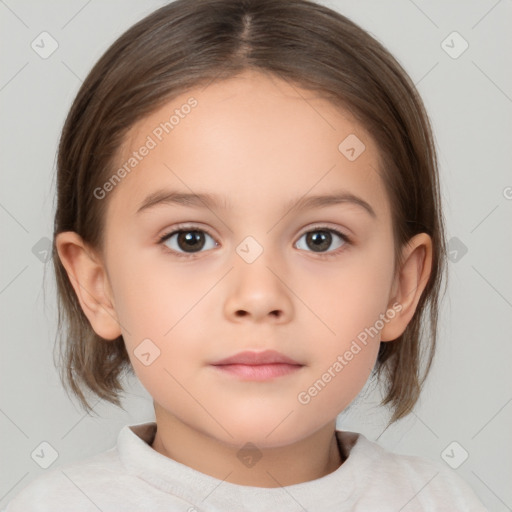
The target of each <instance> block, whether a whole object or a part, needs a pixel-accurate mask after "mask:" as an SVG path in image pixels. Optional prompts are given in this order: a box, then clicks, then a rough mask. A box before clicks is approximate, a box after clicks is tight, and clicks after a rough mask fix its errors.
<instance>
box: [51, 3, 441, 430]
mask: <svg viewBox="0 0 512 512" xmlns="http://www.w3.org/2000/svg"><path fill="white" fill-rule="evenodd" d="M247 69H253V70H257V71H260V72H262V73H266V74H269V75H271V76H275V77H278V78H281V79H284V80H287V81H288V82H289V83H291V84H295V85H297V86H299V87H302V88H304V89H308V90H311V91H315V92H317V93H319V94H322V95H323V96H325V97H326V98H328V99H329V100H330V101H331V102H332V103H333V104H335V105H337V106H339V107H341V108H343V109H345V110H348V111H350V112H351V113H352V114H353V115H354V116H355V118H356V119H357V120H358V121H359V122H360V123H361V124H362V126H364V127H365V128H366V129H367V131H368V133H370V134H371V136H372V137H373V139H374V141H375V143H376V144H377V147H378V150H379V154H380V162H379V163H380V169H379V172H380V174H381V177H382V179H383V182H384V184H385V187H386V191H387V194H388V198H389V201H390V205H391V208H392V220H393V234H394V244H395V271H396V270H397V269H399V267H400V265H401V263H402V262H401V260H400V255H401V248H402V247H403V245H404V244H406V243H407V241H408V240H410V238H412V237H413V236H414V235H416V234H418V233H422V232H424V233H427V234H428V235H430V237H431V238H432V242H433V262H432V271H431V275H430V278H429V280H428V282H427V284H426V287H425V289H424V291H423V294H422V296H421V298H420V300H419V303H418V305H417V309H416V311H415V314H414V316H413V318H412V320H411V322H410V323H409V325H408V326H407V328H406V329H405V331H404V333H403V334H402V335H401V336H400V337H399V338H398V339H397V340H396V341H392V342H386V343H381V346H380V349H379V354H378V358H377V363H376V366H375V369H374V372H375V374H376V375H377V376H378V377H379V380H381V381H382V380H384V385H385V394H384V398H383V402H382V403H383V404H389V405H390V407H391V409H392V410H393V416H392V419H391V421H395V420H397V419H399V418H401V417H403V416H405V415H407V414H408V413H409V412H410V411H411V410H412V408H413V406H414V404H415V403H416V401H417V400H418V397H419V393H420V389H421V386H422V384H423V382H424V379H425V377H426V375H427V373H428V371H429V369H430V367H431V363H432V358H433V355H434V350H435V345H436V338H437V321H438V309H439V302H440V297H441V295H440V288H441V282H442V276H443V273H444V271H445V270H446V263H445V234H444V224H443V215H442V211H441V199H440V191H439V178H438V169H437V157H436V151H435V147H434V140H433V136H432V132H431V126H430V122H429V119H428V116H427V113H426V111H425V108H424V106H423V103H422V100H421V98H420V96H419V94H418V92H417V90H416V88H415V86H414V83H413V82H412V81H411V79H410V78H409V76H408V75H407V73H406V72H405V71H404V69H403V68H402V67H401V65H400V64H399V63H398V62H397V60H395V58H394V57H393V56H392V55H391V54H390V53H389V52H388V51H387V50H386V49H385V48H384V47H383V46H382V45H381V44H380V43H379V42H378V41H377V40H376V39H374V38H373V37H371V36H370V35H369V34H368V33H367V32H366V31H364V30H363V29H361V28H360V27H358V26H357V25H356V24H355V23H353V22H352V21H350V20H349V19H347V18H346V17H344V16H343V15H341V14H339V13H338V12H336V11H333V10H331V9H329V8H327V7H324V6H322V5H319V4H316V3H314V2H312V1H309V0H246V1H240V0H177V1H175V2H172V3H170V4H168V5H166V6H164V7H162V8H160V9H158V10H156V11H155V12H153V13H152V14H150V15H149V16H147V17H145V18H144V19H142V20H141V21H139V22H138V23H136V24H135V25H134V26H132V27H131V28H130V29H129V30H127V31H126V32H125V33H124V34H122V35H121V36H120V37H119V38H118V39H117V40H116V41H115V42H114V43H113V44H112V46H110V48H109V49H108V50H107V51H106V52H105V54H104V55H103V56H102V57H101V58H100V60H99V61H98V62H97V64H96V65H95V66H94V67H93V69H92V70H91V72H90V73H89V75H88V76H87V78H86V79H85V81H84V83H83V84H82V86H81V88H80V90H79V92H78V94H77V96H76V98H75V100H74V102H73V105H72V107H71V109H70V112H69V114H68V116H67V119H66V121H65V124H64V127H63V131H62V135H61V139H60V144H59V150H58V161H57V208H56V213H55V224H54V243H53V256H54V257H53V262H54V269H55V274H56V280H57V293H58V307H59V318H58V333H60V334H61V351H60V364H58V366H59V367H60V369H61V379H62V382H63V384H64V385H65V387H66V386H67V385H69V387H70V389H71V390H72V392H73V393H74V394H75V395H76V396H77V397H78V398H79V400H80V403H81V405H82V406H83V407H84V408H85V409H86V410H87V411H90V410H91V409H92V407H91V406H90V404H89V402H88V400H87V398H86V396H85V392H86V391H92V392H93V393H94V394H96V395H97V396H99V397H101V398H103V399H105V400H108V401H110V402H112V403H114V404H116V405H118V406H120V407H121V403H120V400H119V392H120V391H122V390H123V386H122V384H121V377H122V375H123V371H125V370H126V371H128V372H129V373H132V374H133V368H132V367H131V364H130V360H129V357H128V353H127V351H126V348H125V345H124V341H123V338H122V336H119V337H118V338H117V339H115V340H110V341H105V340H104V339H103V338H101V337H100V336H98V335H97V334H96V333H95V332H94V331H93V329H92V327H91V325H90V323H89V321H88V319H87V317H86V316H85V314H84V312H83V311H82V309H81V306H80V303H79V301H78V299H77V296H76V294H75V292H74V289H73V287H72V285H71V282H70V280H69V277H68V275H67V273H66V271H65V269H64V267H63V265H62V263H61V261H60V259H59V256H58V253H57V250H56V245H55V237H56V235H57V234H58V233H60V232H63V231H75V232H76V233H78V234H79V235H80V236H81V237H82V239H83V240H84V242H85V243H87V244H88V245H89V246H90V247H91V248H93V249H96V250H98V251H101V250H102V248H103V247H104V245H103V244H104V240H103V228H104V225H105V209H106V205H107V201H108V198H107V199H103V200H99V199H97V198H96V196H95V194H94V190H95V189H96V188H97V187H101V185H102V184H104V183H105V182H106V181H107V180H108V179H109V177H111V176H112V174H113V171H114V170H115V169H116V156H117V155H118V152H119V149H120V148H121V147H122V145H123V143H124V141H125V140H126V135H127V133H128V131H129V130H130V129H131V128H133V126H134V124H135V123H137V121H139V120H141V119H143V118H144V117H146V116H148V115H150V114H152V113H153V112H154V111H156V110H157V109H158V108H160V107H161V106H163V105H164V104H165V103H167V102H169V101H170V100H172V99H173V98H174V97H176V96H178V95H180V94H182V93H184V92H186V91H187V90H188V89H190V88H193V87H198V86H200V85H205V86H206V85H207V84H209V83H211V82H212V81H213V80H222V79H223V78H230V77H233V76H235V75H237V74H239V73H241V72H243V71H244V70H247ZM117 163H118V162H117ZM67 390H68V389H67ZM68 391H69V390H68Z"/></svg>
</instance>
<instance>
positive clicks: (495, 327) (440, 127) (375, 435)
mask: <svg viewBox="0 0 512 512" xmlns="http://www.w3.org/2000/svg"><path fill="white" fill-rule="evenodd" d="M322 3H324V4H325V5H327V6H328V7H331V8H333V9H335V10H338V11H339V12H341V13H342V14H344V15H346V16H348V17H349V18H351V19H352V20H353V21H355V22H356V23H358V24H359V25H361V26H362V27H363V28H364V29H366V30H367V31H369V32H370V33H371V34H372V35H373V36H374V37H376V38H377V39H378V40H379V41H380V42H382V43H383V44H384V46H386V47H387V48H388V49H389V50H390V51H391V53H393V54H394V55H395V57H396V58H397V59H398V60H399V62H400V63H401V64H402V65H403V66H404V67H405V69H406V70H407V72H408V73H409V74H410V76H411V77H412V79H413V81H414V82H415V83H416V84H417V87H418V89H419V91H420V93H421V95H422V97H423V99H424V101H425V104H426V107H427V109H428V112H429V115H430V118H431V120H432V124H433V128H434V132H435V139H436V145H437V149H438V152H439V161H440V173H441V182H442V194H443V200H444V207H445V214H446V218H447V235H448V239H449V241H450V247H449V248H450V259H451V261H450V263H449V274H450V279H449V286H448V291H447V295H446V299H445V301H444V304H443V309H442V311H441V332H440V339H439V349H438V353H437V357H436V360H435V364H434V368H433V370H432V373H431V375H430V377H429V380H428V383H427V385H426V387H425V390H424V393H423V395H422V398H421V401H420V403H419V404H418V405H417V407H416V409H415V411H414V412H413V413H412V414H410V415H409V416H408V417H407V418H405V419H404V420H402V421H400V422H398V423H396V424H395V425H393V426H392V427H390V428H389V429H387V430H384V427H385V424H386V419H387V414H386V411H385V410H383V408H381V407H378V405H377V402H378V401H377V394H376V393H375V392H372V391H371V390H370V391H368V392H366V390H365V392H364V393H363V396H361V397H359V398H358V399H357V400H356V402H355V403H354V404H353V405H352V406H351V407H350V408H349V409H348V410H347V411H345V412H344V413H343V414H342V415H341V416H340V417H339V421H338V426H339V427H340V428H343V429H345V430H355V431H359V432H362V433H364V434H365V435H366V436H367V437H369V438H370V439H373V440H376V439H378V442H379V443H381V444H382V445H383V446H385V447H387V448H388V449H391V450H393V451H396V452H399V453H404V454H414V455H420V456H422V457H425V458H429V459H432V460H436V461H442V462H443V461H444V462H443V463H449V464H450V465H451V466H452V467H453V471H456V472H457V473H458V474H459V475H460V476H461V477H462V478H464V479H465V480H467V481H468V483H469V484H470V485H471V486H472V488H473V489H474V490H475V492H476V493H477V495H478V496H479V497H480V499H481V500H482V501H483V502H484V503H485V504H486V505H487V506H488V508H489V509H490V510H493V511H496V512H500V511H505V510H512V487H511V486H510V482H511V481H512V479H511V478H512V448H511V442H510V432H511V431H512V429H511V424H512V403H511V402H512V386H511V384H512V378H511V371H510V362H511V361H512V336H511V331H512V272H511V270H510V265H511V262H512V229H511V226H512V222H511V221H512V166H511V162H512V144H511V142H512V138H511V135H512V71H511V70H512V66H511V49H512V44H511V43H512V32H511V31H510V26H511V22H512V1H511V0H498V1H496V0H473V1H469V2H468V1H463V0H459V1H451V2H444V1H441V0H435V1H434V0H430V1H426V0H415V2H413V1H412V0H393V1H387V2H382V1H380V0H362V1H357V2H356V1H355V0H352V1H349V0H346V1H342V0H339V1H335V0H331V1H330V2H322ZM163 4H164V2H162V1H156V0H144V1H143V0H107V1H101V2H100V1H98V0H89V1H87V0H72V1H70V0H67V1H64V0H59V1H57V0H54V1H51V2H36V1H16V0H5V1H1V2H0V38H1V47H0V48H1V68H0V105H1V117H0V130H1V132H0V133H1V136H0V143H1V151H0V158H1V170H2V178H1V179H2V182H1V188H0V222H1V233H0V234H1V237H0V244H1V249H2V252H1V254H2V258H1V267H0V308H1V330H0V332H1V334H2V341H1V349H2V353H1V357H0V365H1V366H0V378H1V395H0V432H1V445H0V449H1V454H0V461H1V464H0V472H1V473H0V475H1V476H0V507H2V506H5V504H6V503H7V502H8V501H9V500H10V499H11V498H12V497H14V495H15V494H16V493H17V492H18V491H19V490H21V489H22V488H23V487H24V486H26V485H27V484H28V483H29V482H30V481H31V480H33V479H34V478H36V477H37V476H38V475H39V474H41V473H42V472H44V471H49V470H51V469H54V468H56V467H58V466H60V465H62V464H65V463H68V462H72V461H76V460H80V459H83V458H85V457H87V456H90V455H93V454H96V453H98V452H100V451H103V450H106V449H108V448H110V447H111V446H113V445H114V444H115V441H116V437H117V434H118V432H119V430H120V428H121V427H122V426H123V425H125V424H135V423H142V422H145V421H151V420H153V419H154V413H153V407H152V402H151V399H150V396H149V395H148V393H147V392H146V391H145V389H144V388H143V387H142V386H141V385H140V384H139V383H138V382H137V381H136V380H135V379H134V380H132V381H130V382H127V393H126V398H125V400H124V406H125V408H126V412H125V411H122V410H121V409H118V408H116V407H114V406H111V405H109V404H107V403H103V402H98V403H97V405H96V406H95V408H94V410H95V412H96V414H97V415H96V416H87V415H85V414H84V413H83V412H82V411H81V410H80V409H79V408H78V406H77V405H76V404H75V403H73V402H72V401H71V400H70V399H69V398H68V396H67V394H66V393H65V391H64V390H63V388H62V386H61V383H60V381H59V378H58V374H57V370H56V369H55V368H54V365H53V358H52V351H53V345H54V341H55V332H56V323H57V310H56V301H55V287H54V283H53V270H52V267H51V261H48V260H47V258H46V257H45V254H46V253H45V251H46V250H47V248H48V244H49V243H50V242H49V241H50V240H51V238H52V233H53V228H52V223H53V213H54V192H55V190H54V185H55V182H54V173H55V155H56V149H57V143H58V139H59V135H60V130H61V128H62V124H63V122H64V119H65V116H66V114H67V112H68V110H69V107H70V105H71V102H72V100H73V98H74V96H75V95H76V93H77V91H78V88H79V86H80V85H81V82H82V81H83V79H84V78H85V77H86V75H87V73H88V72H89V70H90V69H91V67H92V66H93V64H94V63H95V62H96V61H97V59H98V58H99V57H100V56H101V55H102V54H103V52H104V51H105V50H106V49H107V47H108V46H109V45H110V44H111V43H112V42H113V41H114V40H115V39H116V38H117V37H118V36H119V35H120V34H121V33H122V32H124V30H126V29H127V28H128V27H129V26H131V25H132V24H133V23H134V22H136V21H138V20H139V19H141V18H142V17H143V16H145V15H147V14H149V13H150V12H151V11H153V10H154V9H156V8H157V7H160V6H161V5H163ZM42 32H47V33H48V34H49V35H50V36H51V38H49V37H48V36H47V35H44V36H40V34H41V33H42ZM454 32H456V34H454ZM41 37H45V38H46V39H45V41H47V43H46V44H45V48H46V51H50V50H51V49H52V48H51V44H54V45H55V44H57V45H58V47H56V49H55V51H54V52H53V53H52V54H51V55H50V56H47V58H43V57H42V56H41V55H40V53H41V51H42V49H41V48H39V51H36V50H35V49H33V46H34V45H33V41H35V42H36V43H37V41H40V38H41ZM38 38H39V39H38ZM52 40H54V41H56V43H52ZM40 46H41V44H40ZM466 46H467V48H466ZM36 48H37V47H36ZM45 269H46V279H45V282H46V286H45V287H44V286H43V285H44V282H43V276H44V273H45ZM41 443H49V445H51V447H52V449H53V450H54V451H55V454H54V457H56V458H55V460H54V461H53V463H52V464H51V465H50V466H49V468H48V469H44V468H42V467H40V465H39V464H38V463H37V457H35V456H34V453H37V452H38V450H39V451H40V450H41V446H43V447H47V445H41ZM47 449H48V450H49V448H48V447H47ZM47 453H50V452H49V451H47ZM51 453H53V452H51Z"/></svg>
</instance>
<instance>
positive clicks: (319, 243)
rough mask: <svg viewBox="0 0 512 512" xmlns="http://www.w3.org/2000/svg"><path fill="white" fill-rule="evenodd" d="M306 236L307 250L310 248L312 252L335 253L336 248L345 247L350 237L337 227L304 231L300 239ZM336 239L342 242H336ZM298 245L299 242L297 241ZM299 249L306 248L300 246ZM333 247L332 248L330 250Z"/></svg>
mask: <svg viewBox="0 0 512 512" xmlns="http://www.w3.org/2000/svg"><path fill="white" fill-rule="evenodd" d="M304 237H305V245H306V250H307V249H310V250H311V251H312V252H317V253H324V252H329V253H335V252H336V249H339V248H341V247H343V246H344V245H345V244H346V243H348V241H349V240H348V237H347V236H345V235H344V234H343V233H340V232H339V231H337V230H335V229H330V228H329V229H324V228H321V229H320V228H319V229H314V230H312V231H308V232H306V233H304V234H303V235H302V236H301V238H300V239H302V238H304ZM336 239H340V240H341V242H339V241H338V242H336ZM333 242H336V246H335V247H334V248H332V247H331V246H332V244H333ZM297 246H298V243H297ZM298 248H299V249H304V247H298ZM329 248H331V250H329Z"/></svg>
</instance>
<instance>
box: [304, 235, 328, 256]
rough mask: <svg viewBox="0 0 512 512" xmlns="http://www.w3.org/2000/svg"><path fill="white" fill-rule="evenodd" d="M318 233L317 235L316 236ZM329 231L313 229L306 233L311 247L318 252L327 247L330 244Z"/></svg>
mask: <svg viewBox="0 0 512 512" xmlns="http://www.w3.org/2000/svg"><path fill="white" fill-rule="evenodd" d="M318 235H319V236H318ZM331 237H332V235H331V233H329V232H328V231H313V232H312V233H309V234H308V237H307V239H308V243H309V242H312V249H313V250H314V251H317V252H320V251H321V250H325V249H328V248H329V246H330V245H331Z"/></svg>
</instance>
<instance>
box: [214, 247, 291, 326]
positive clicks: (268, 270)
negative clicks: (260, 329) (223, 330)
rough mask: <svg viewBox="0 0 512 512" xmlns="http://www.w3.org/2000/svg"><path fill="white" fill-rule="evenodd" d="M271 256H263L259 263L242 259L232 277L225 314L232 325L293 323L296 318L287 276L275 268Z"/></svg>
mask: <svg viewBox="0 0 512 512" xmlns="http://www.w3.org/2000/svg"><path fill="white" fill-rule="evenodd" d="M272 260H273V261H274V263H275V262H276V259H275V258H271V256H270V254H267V255H266V253H265V251H264V252H263V254H261V255H260V256H259V257H258V259H256V261H254V262H252V263H247V262H246V261H244V260H242V259H240V258H239V260H238V261H236V262H235V268H234V269H233V271H232V272H231V273H230V280H229V285H228V291H227V297H226V300H225V304H224V312H225V315H226V317H227V318H229V319H230V320H231V321H235V322H240V321H249V320H252V321H253V322H258V323H261V322H269V321H270V322H273V323H286V322H289V321H290V320H291V318H292V315H293V303H292V301H291V291H290V289H289V288H288V286H287V279H286V275H285V272H283V271H280V270H279V268H274V267H276V265H275V264H274V265H272Z"/></svg>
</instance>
